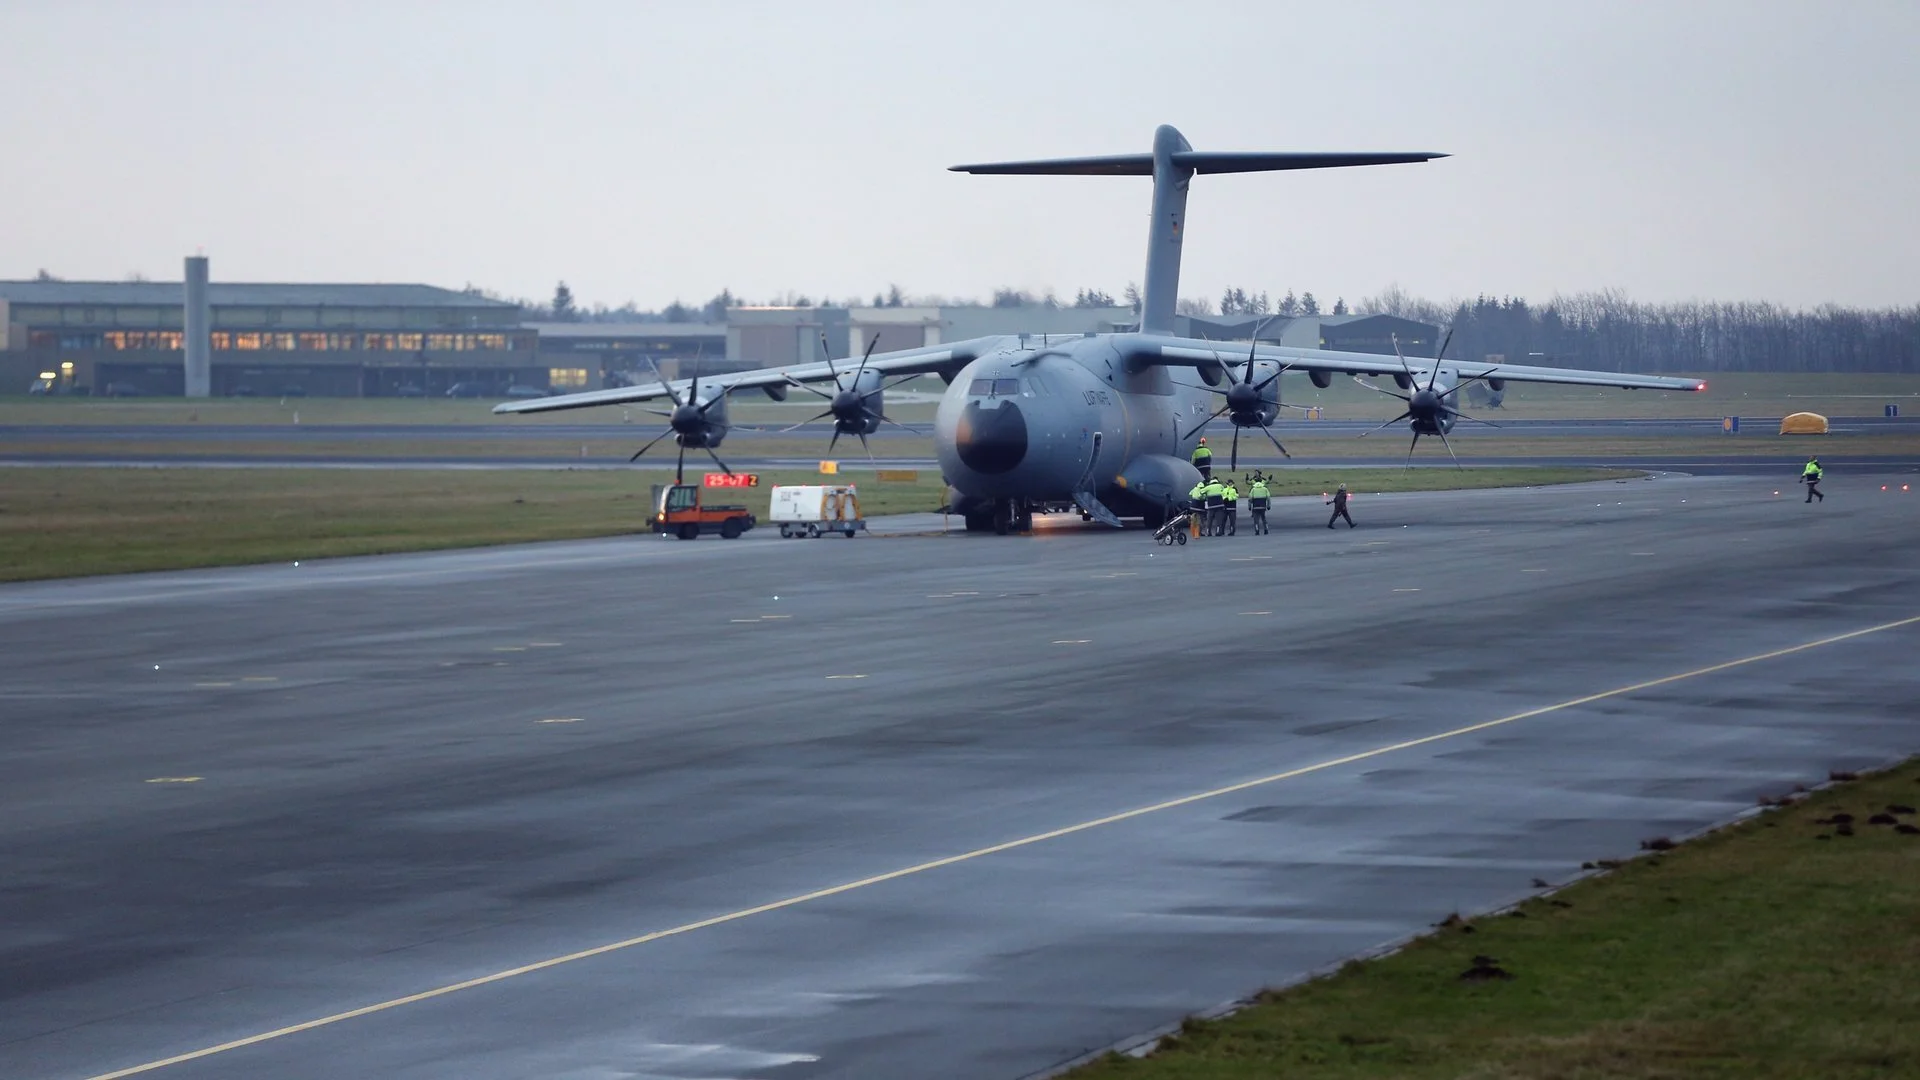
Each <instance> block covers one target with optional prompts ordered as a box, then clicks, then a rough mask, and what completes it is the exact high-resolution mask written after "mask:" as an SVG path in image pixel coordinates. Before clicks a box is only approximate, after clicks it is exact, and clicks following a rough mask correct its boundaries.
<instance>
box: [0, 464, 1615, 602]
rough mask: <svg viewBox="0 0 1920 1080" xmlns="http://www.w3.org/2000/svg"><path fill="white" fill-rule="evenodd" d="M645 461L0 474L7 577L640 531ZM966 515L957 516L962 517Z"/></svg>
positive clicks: (881, 488)
mask: <svg viewBox="0 0 1920 1080" xmlns="http://www.w3.org/2000/svg"><path fill="white" fill-rule="evenodd" d="M1629 475H1637V474H1632V473H1622V472H1619V471H1609V470H1603V469H1518V468H1516V469H1470V470H1467V471H1465V472H1456V471H1454V470H1451V469H1448V470H1438V469H1429V470H1420V469H1415V470H1412V471H1411V472H1409V471H1406V470H1402V469H1374V470H1369V469H1350V470H1344V471H1342V470H1332V469H1329V470H1312V471H1307V470H1294V471H1291V472H1288V473H1284V474H1282V475H1281V477H1280V478H1279V479H1278V480H1276V482H1275V484H1274V493H1275V494H1276V495H1288V494H1316V495H1317V494H1318V493H1320V492H1321V491H1325V490H1330V489H1331V488H1332V487H1333V486H1334V485H1335V484H1338V483H1340V482H1342V481H1345V482H1346V483H1348V484H1349V485H1350V486H1351V487H1352V488H1353V489H1354V490H1355V491H1357V492H1375V491H1424V490H1435V489H1442V488H1459V487H1510V486H1517V485H1530V484H1558V483H1570V482H1574V481H1580V480H1601V479H1609V478H1613V477H1620V476H1629ZM670 476H671V474H669V473H664V472H654V471H651V470H641V469H635V470H605V469H597V470H584V469H582V470H563V469H556V470H533V469H512V470H478V471H463V470H424V469H367V470H342V469H301V468H286V469H277V468H259V469H172V468H91V467H77V468H4V469H0V581H23V580H30V579H36V578H53V577H76V576H81V575H87V574H115V573H127V572H132V571H141V570H176V569H185V568H188V567H197V566H228V565H235V564H243V563H263V562H280V561H286V560H293V559H319V558H327V557H332V556H341V555H372V554H380V553H387V552H398V551H421V550H427V549H433V548H453V547H478V546H484V545H488V544H510V543H522V542H526V541H533V540H568V539H578V538H581V537H590V536H616V535H621V534H626V533H641V532H645V531H646V529H647V515H648V514H649V513H650V512H651V510H652V505H653V504H652V488H653V485H655V484H664V483H667V482H668V481H669V479H670ZM760 477H761V485H762V486H761V487H760V488H758V489H754V490H743V491H738V492H730V493H726V494H724V495H721V496H719V497H717V498H715V499H714V500H712V501H715V502H724V503H731V504H738V505H745V506H747V507H748V508H749V509H751V510H753V511H754V513H755V514H757V515H759V516H760V517H761V518H762V520H763V521H764V519H765V518H766V517H767V513H766V511H767V501H768V498H769V493H768V490H767V489H768V488H770V487H772V486H773V485H775V484H815V483H822V482H824V481H825V479H826V478H823V477H821V476H819V475H818V474H817V473H814V472H807V471H800V470H794V471H787V472H783V471H775V472H765V473H761V474H760ZM839 479H841V480H843V481H845V482H850V483H854V484H857V485H858V486H859V488H860V496H861V510H862V512H863V513H865V514H866V515H868V516H869V517H876V516H879V515H883V514H901V513H914V512H925V511H932V510H936V509H938V508H939V506H940V504H941V501H942V500H943V498H944V496H945V488H944V486H943V485H942V484H941V482H940V479H939V475H938V474H937V473H936V472H933V471H931V470H921V471H920V474H919V479H918V480H916V481H913V482H897V483H896V482H884V483H883V482H879V481H877V480H875V479H873V478H872V477H871V476H870V475H866V476H863V474H859V473H849V474H847V475H845V476H843V477H840V478H839ZM957 524H958V522H957V520H956V525H957Z"/></svg>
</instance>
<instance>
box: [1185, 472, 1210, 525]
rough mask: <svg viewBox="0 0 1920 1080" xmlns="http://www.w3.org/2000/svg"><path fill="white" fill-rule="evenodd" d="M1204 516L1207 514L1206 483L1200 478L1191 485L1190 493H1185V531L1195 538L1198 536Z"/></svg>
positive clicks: (1204, 519)
mask: <svg viewBox="0 0 1920 1080" xmlns="http://www.w3.org/2000/svg"><path fill="white" fill-rule="evenodd" d="M1206 514H1207V481H1206V480H1205V479H1204V478H1202V479H1201V481H1200V482H1199V483H1197V484H1195V485H1193V489H1192V490H1191V491H1189V492H1187V529H1188V531H1189V532H1191V533H1192V534H1193V535H1195V536H1199V535H1200V527H1201V524H1202V523H1203V522H1205V521H1206Z"/></svg>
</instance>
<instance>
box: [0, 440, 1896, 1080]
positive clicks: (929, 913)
mask: <svg viewBox="0 0 1920 1080" xmlns="http://www.w3.org/2000/svg"><path fill="white" fill-rule="evenodd" d="M1912 479H1913V478H1912V476H1911V475H1910V474H1898V475H1890V476H1887V477H1879V476H1871V475H1862V474H1859V473H1853V474H1840V473H1839V472H1838V471H1836V474H1835V475H1831V476H1830V480H1829V483H1828V485H1827V487H1826V490H1827V492H1828V496H1829V497H1828V499H1827V500H1826V502H1825V503H1824V504H1820V505H1816V506H1806V505H1803V504H1802V503H1801V502H1800V501H1799V498H1798V495H1799V493H1798V491H1796V490H1793V489H1791V488H1788V489H1787V490H1784V491H1782V492H1781V494H1779V495H1774V494H1773V492H1774V491H1775V490H1779V489H1780V488H1781V487H1782V486H1783V485H1779V484H1777V483H1775V482H1774V481H1773V480H1771V479H1769V478H1766V477H1751V476H1729V477H1695V478H1684V477H1667V478H1661V479H1655V480H1643V481H1630V482H1620V483H1609V484H1598V485H1582V486H1578V487H1571V488H1547V489H1509V490H1494V491H1474V492H1458V493H1447V494H1418V495H1415V494H1409V495H1385V496H1372V495H1367V494H1365V493H1362V494H1361V495H1360V496H1359V497H1357V498H1356V499H1355V501H1354V505H1353V513H1354V516H1355V518H1356V519H1357V520H1358V521H1359V522H1360V525H1361V527H1360V528H1358V529H1354V530H1351V531H1349V530H1348V529H1346V528H1345V527H1344V526H1343V527H1342V528H1340V529H1338V530H1335V531H1328V530H1327V529H1325V528H1324V527H1323V523H1324V520H1325V518H1324V514H1325V513H1326V511H1325V509H1324V508H1323V507H1322V506H1320V505H1319V501H1318V500H1314V499H1306V500H1280V501H1279V505H1278V506H1277V507H1276V510H1275V511H1274V520H1275V530H1274V532H1273V534H1272V535H1271V536H1265V537H1255V536H1252V535H1251V534H1250V532H1249V531H1248V530H1247V529H1246V528H1244V527H1243V528H1242V531H1241V535H1239V536H1237V537H1233V538H1221V539H1203V540H1200V541H1197V542H1195V543H1191V544H1188V545H1186V546H1184V547H1177V548H1171V549H1169V548H1157V547H1155V546H1153V545H1152V544H1151V543H1150V542H1149V541H1148V538H1147V537H1146V535H1145V534H1143V533H1140V532H1137V531H1135V532H1129V533H1124V534H1114V533H1112V532H1109V531H1107V530H1101V529H1093V528H1082V527H1080V526H1079V525H1078V524H1077V523H1075V524H1071V525H1064V526H1055V527H1051V528H1043V529H1042V530H1041V531H1040V532H1039V533H1038V534H1037V535H1035V536H1033V537H1016V538H998V537H991V536H941V535H939V534H938V529H939V528H940V519H939V518H937V517H934V516H932V515H925V516H922V517H919V518H916V519H911V520H904V521H899V522H886V523H882V525H883V526H884V527H883V528H882V529H880V532H881V533H882V535H876V536H871V537H861V538H858V539H854V540H845V539H841V538H828V539H821V540H811V541H780V540H778V537H777V535H776V534H773V533H771V532H768V531H765V530H757V531H756V532H755V533H752V534H749V536H748V538H746V539H745V540H742V541H739V542H731V543H729V542H725V541H720V540H717V539H710V540H702V541H697V542H694V543H684V542H679V541H669V540H656V539H652V538H646V539H636V538H619V539H609V540H596V541H582V542H570V543H558V544H542V545H531V546H520V547H507V548H495V549H486V550H477V551H460V552H447V553H435V554H423V555H407V556H392V557H379V558H367V559H350V560H332V561H325V562H319V563H311V562H303V563H301V564H299V565H297V566H296V565H275V566H263V567H252V568H240V569H228V570H209V571H190V572H181V573H171V574H152V575H138V576H128V577H121V578H97V579H86V580H79V581H71V582H42V583H32V584H22V585H8V586H3V587H0V634H4V635H5V639H6V641H7V642H8V654H9V663H8V666H7V669H6V670H5V672H4V674H0V716H4V720H3V721H0V731H4V734H5V737H6V739H7V748H8V749H7V753H6V754H5V755H4V756H0V806H4V813H0V865H4V867H5V868H6V873H5V874H4V876H0V1076H6V1077H16V1076H18V1077H99V1076H109V1075H134V1074H133V1073H127V1072H121V1071H120V1070H126V1069H130V1068H138V1067H142V1066H149V1065H150V1066H152V1068H150V1069H147V1070H146V1071H144V1072H141V1073H138V1075H153V1076H158V1077H192V1078H206V1077H261V1076H273V1077H286V1078H301V1077H340V1076H381V1077H401V1078H439V1077H448V1078H453V1077H459V1078H496V1077H497V1078H506V1077H528V1076H540V1077H555V1078H577V1080H585V1078H603V1077H647V1078H654V1077H689V1078H721V1077H809V1078H810V1077H876V1076H914V1077H969V1078H973V1077H1008V1078H1013V1077H1023V1076H1029V1075H1032V1074H1036V1073H1043V1072H1045V1071H1047V1070H1049V1069H1051V1068H1053V1067H1055V1066H1057V1065H1059V1064H1060V1063H1062V1062H1065V1061H1067V1060H1070V1059H1072V1058H1074V1057H1076V1056H1078V1055H1081V1054H1083V1053H1086V1052H1089V1051H1091V1050H1095V1049H1097V1048H1101V1047H1104V1046H1108V1045H1110V1044H1113V1043H1114V1042H1116V1041H1118V1040H1124V1039H1126V1038H1128V1037H1129V1036H1134V1035H1138V1034H1139V1033H1142V1032H1146V1031H1151V1030H1154V1029H1156V1028H1159V1027H1162V1026H1164V1025H1166V1024H1169V1023H1173V1022H1177V1021H1178V1019H1179V1018H1180V1017H1181V1016H1183V1015H1185V1014H1188V1013H1191V1012H1193V1011H1196V1010H1202V1009H1207V1008H1209V1007H1212V1006H1215V1005H1217V1004H1219V1003H1221V1002H1224V1001H1227V1000H1230V999H1233V998H1236V997H1240V996H1242V995H1245V994H1247V993H1249V992H1251V991H1253V990H1256V989H1257V988H1259V987H1261V986H1264V985H1271V984H1278V983H1284V982H1287V981H1290V980H1293V979H1297V978H1300V977H1302V976H1304V975H1305V974H1307V973H1310V972H1312V971H1315V970H1319V969H1323V968H1326V967H1327V966H1329V965H1333V964H1336V963H1338V962H1339V961H1340V960H1342V959H1343V958H1345V957H1349V956H1352V955H1354V954H1356V953H1359V952H1362V951H1365V950H1368V949H1371V948H1374V947H1377V946H1380V945H1382V944H1384V943H1388V942H1392V941H1395V940H1399V939H1401V938H1404V937H1405V936H1407V935H1409V934H1412V933H1416V932H1419V931H1421V930H1423V929H1425V928H1426V927H1427V926H1428V925H1430V924H1431V923H1434V922H1436V921H1438V920H1440V919H1442V918H1444V917H1445V916H1446V915H1447V914H1448V913H1450V912H1454V911H1463V912H1474V911H1479V910H1483V909H1487V908H1491V907H1494V906H1497V905H1501V904H1505V903H1509V902H1512V901H1514V900H1516V899H1518V898H1520V897H1523V896H1525V895H1527V894H1529V893H1530V892H1531V891H1533V890H1534V886H1533V885H1532V882H1533V881H1534V879H1536V878H1538V879H1541V880H1545V881H1548V882H1556V883H1557V882H1563V881H1566V880H1568V879H1569V878H1571V877H1573V876H1576V875H1578V874H1579V873H1580V872H1581V871H1580V869H1579V867H1580V864H1581V863H1582V862H1583V861H1586V860H1593V859H1600V858H1609V857H1624V856H1630V855H1632V854H1634V853H1635V852H1636V850H1637V848H1638V844H1639V841H1640V840H1642V839H1645V838H1648V837H1651V836H1656V835H1668V836H1675V835H1681V834H1685V833H1687V832H1689V831H1692V830H1695V829H1699V828H1701V827H1704V826H1707V825H1709V824H1711V823H1714V822H1718V821H1723V820H1726V819H1728V818H1729V817H1731V816H1733V815H1736V814H1739V813H1741V812H1743V811H1744V810H1746V809H1748V808H1750V807H1752V806H1753V805H1754V804H1755V801H1756V800H1757V799H1758V798H1759V797H1760V796H1762V795H1767V794H1773V793H1778V792H1780V791H1783V790H1785V789H1786V788H1787V787H1789V786H1790V785H1792V784H1794V783H1810V782H1815V781H1818V780H1820V779H1822V778H1824V777H1825V776H1826V774H1827V771H1828V770H1830V769H1836V768H1861V767H1867V766H1871V765H1875V764H1878V763H1881V762H1885V761H1889V760H1892V759H1894V758H1897V757H1901V756H1904V755H1907V754H1911V753H1913V752H1915V751H1916V750H1920V714H1916V713H1915V711H1914V709H1913V707H1912V701H1913V694H1914V689H1915V682H1914V677H1913V673H1912V672H1913V669H1912V659H1911V658H1912V656H1913V654H1914V651H1915V648H1916V646H1920V622H1916V621H1915V620H1916V619H1917V618H1920V554H1917V553H1916V551H1915V549H1914V545H1913V543H1912V538H1913V535H1914V523H1915V522H1916V521H1920V502H1916V501H1915V500H1920V492H1914V491H1907V492H1902V491H1901V490H1900V485H1901V484H1902V483H1908V484H1911V482H1912ZM1883 483H1885V484H1888V485H1889V490H1887V491H1882V490H1880V485H1881V484H1883ZM307 1025H310V1026H307ZM175 1058H178V1060H171V1061H170V1060H169V1059H175Z"/></svg>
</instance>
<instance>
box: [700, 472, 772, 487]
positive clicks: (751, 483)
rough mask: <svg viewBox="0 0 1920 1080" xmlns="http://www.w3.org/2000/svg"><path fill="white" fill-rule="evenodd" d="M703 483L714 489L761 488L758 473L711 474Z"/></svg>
mask: <svg viewBox="0 0 1920 1080" xmlns="http://www.w3.org/2000/svg"><path fill="white" fill-rule="evenodd" d="M701 483H702V484H705V485H706V486H707V487H712V488H742V487H759V486H760V477H759V475H758V474H756V473H733V474H731V475H729V474H727V473H723V472H710V473H708V474H707V475H706V477H705V478H704V479H702V480H701Z"/></svg>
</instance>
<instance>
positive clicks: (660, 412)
mask: <svg viewBox="0 0 1920 1080" xmlns="http://www.w3.org/2000/svg"><path fill="white" fill-rule="evenodd" d="M640 411H641V412H650V413H652V414H653V415H655V416H665V417H672V416H673V414H672V413H670V412H668V411H667V410H665V409H642V410H640Z"/></svg>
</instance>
